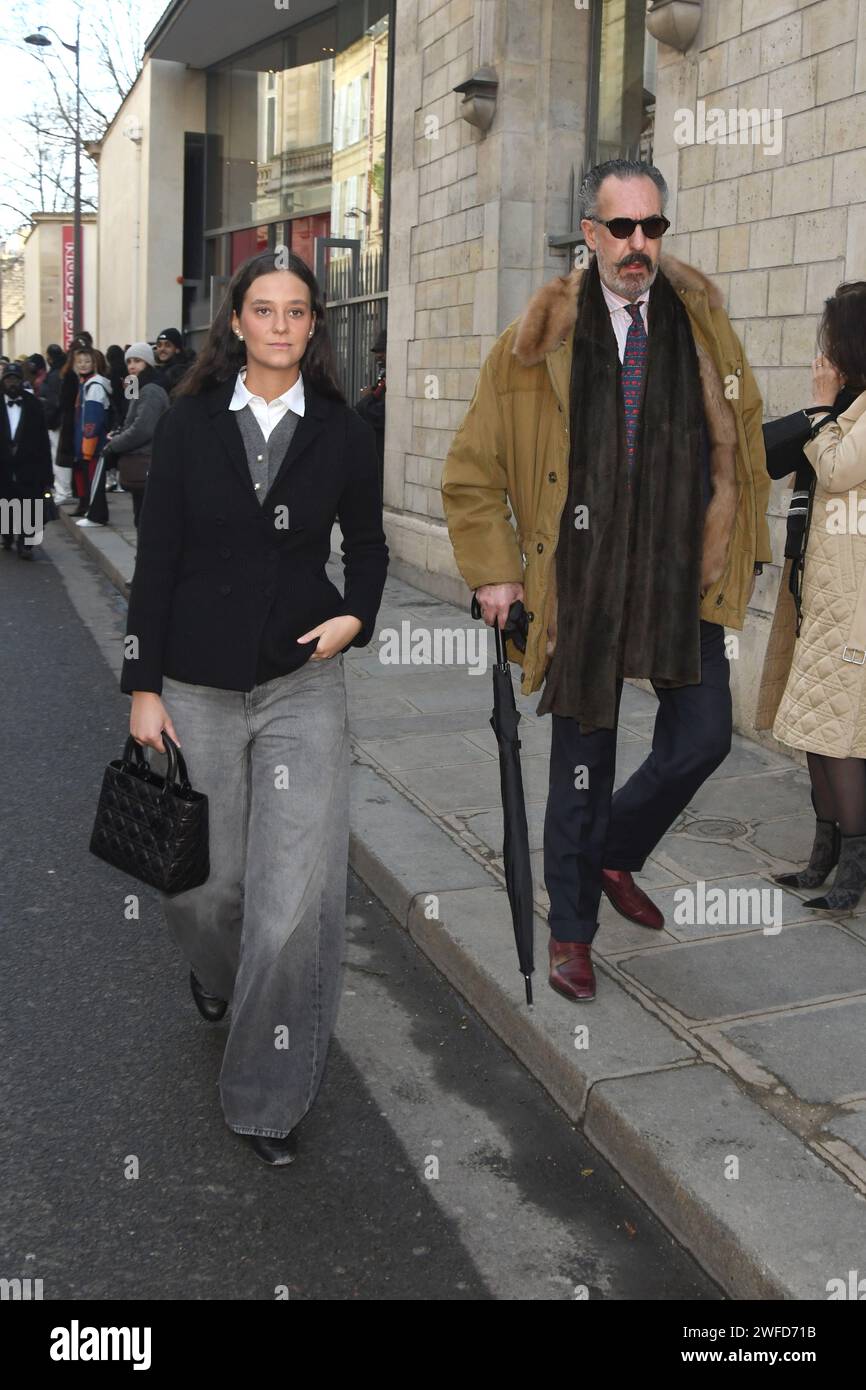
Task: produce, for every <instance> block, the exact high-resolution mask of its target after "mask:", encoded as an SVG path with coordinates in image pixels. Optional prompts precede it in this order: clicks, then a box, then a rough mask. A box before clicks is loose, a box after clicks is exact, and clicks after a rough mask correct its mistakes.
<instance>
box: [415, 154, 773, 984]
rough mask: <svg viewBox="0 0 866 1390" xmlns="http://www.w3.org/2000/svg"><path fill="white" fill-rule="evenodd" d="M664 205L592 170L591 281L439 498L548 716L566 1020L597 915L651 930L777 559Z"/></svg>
mask: <svg viewBox="0 0 866 1390" xmlns="http://www.w3.org/2000/svg"><path fill="white" fill-rule="evenodd" d="M666 199H667V186H666V184H665V181H664V178H663V177H662V175H661V173H660V172H659V170H658V169H656V168H655V167H654V166H652V165H649V164H645V163H639V162H637V161H632V160H619V159H618V160H609V161H608V162H607V163H605V164H602V165H599V166H598V167H596V168H595V169H592V170H590V172H589V174H587V176H586V178H585V180H584V183H583V185H582V187H581V190H580V206H581V214H582V215H581V224H580V225H581V230H582V232H583V234H584V237H585V240H586V247H587V249H588V251H589V252H590V253H591V257H590V260H589V264H588V266H587V267H586V268H580V269H575V270H573V271H572V273H571V274H570V275H567V276H560V277H557V278H556V279H555V280H553V281H551V282H549V283H548V284H546V285H543V286H542V287H541V288H540V289H539V290H537V291H536V293H535V294H534V295H533V296H532V298H531V299H530V301H529V304H528V305H527V307H526V309H525V311H524V312H523V314H522V315H521V316H520V317H519V318H517V319H515V320H514V321H513V322H512V323H511V324H509V326H508V328H506V330H505V331H504V333H502V334H501V335H500V337H499V338H498V339H497V342H496V343H495V345H494V347H493V349H492V350H491V352H490V354H489V355H488V357H487V360H486V361H485V362H484V364H483V366H482V368H481V373H480V376H479V380H478V384H477V386H476V389H475V394H474V396H473V398H472V401H471V402H470V405H469V409H468V412H467V414H466V416H465V418H464V420H463V423H462V425H461V426H460V428H459V430H458V431H457V434H456V435H455V437H454V441H453V443H452V445H451V449H450V451H449V453H448V457H447V459H446V462H445V467H444V471H443V479H442V491H443V498H444V507H445V515H446V518H447V521H448V529H449V533H450V536H451V541H452V545H453V547H454V554H455V558H456V561H457V565H458V567H459V569H460V572H461V573H462V575H463V577H464V578H465V580H466V582H467V584H468V585H469V587H470V588H471V589H474V590H475V591H476V596H477V599H478V602H479V604H480V606H481V611H482V614H483V616H484V619H485V621H486V622H487V623H489V624H491V625H492V624H493V623H494V622H496V623H498V624H499V625H500V626H504V624H505V622H506V619H507V618H508V616H509V613H511V617H512V624H514V622H515V619H517V618H519V617H520V609H519V608H515V607H514V605H515V604H518V605H523V607H524V609H525V623H524V630H525V633H526V643H525V652H523V653H521V652H520V651H518V650H517V648H516V646H515V644H514V642H513V641H512V642H510V644H509V655H510V657H511V658H512V659H516V660H518V661H520V662H521V664H522V666H523V681H522V690H523V693H524V694H527V695H528V694H531V693H532V692H533V691H536V690H538V689H539V688H540V687H541V686H542V685H543V686H544V690H543V693H542V698H541V700H540V702H539V706H538V712H539V713H540V714H546V713H549V714H551V715H552V732H551V755H550V787H549V795H548V802H547V814H546V818H545V826H544V873H545V883H546V887H547V892H548V895H549V898H550V912H549V917H548V920H549V925H550V929H551V938H550V977H549V978H550V984H551V986H552V988H553V989H555V990H557V992H558V993H560V994H562V995H564V996H565V997H566V998H568V999H570V1000H574V1001H582V1000H589V999H592V998H594V997H595V989H596V983H595V975H594V971H593V966H592V959H591V943H592V940H593V938H594V936H595V933H596V931H597V929H598V921H597V916H598V908H599V903H600V900H601V894H602V892H604V893H605V894H606V896H607V897H608V898H609V900H610V901H611V903H612V904H613V906H614V907H615V908H616V909H617V911H618V912H620V913H621V914H622V915H623V916H624V917H626V918H628V920H629V921H631V922H635V923H637V924H639V925H640V926H643V927H646V928H648V929H650V930H658V929H660V928H661V927H662V926H663V925H664V919H663V917H662V914H661V912H660V911H659V909H658V908H657V907H656V906H655V904H654V903H653V902H652V901H651V900H650V898H649V897H648V896H647V894H646V893H645V892H644V891H643V890H642V889H641V888H639V887H638V885H637V884H636V883H635V882H634V878H633V875H634V874H635V873H636V872H638V871H639V870H640V869H642V868H643V865H644V863H645V861H646V859H647V857H648V856H649V855H650V854H651V853H652V851H653V849H654V848H655V846H656V845H657V844H658V842H659V840H660V839H661V838H662V836H663V835H664V834H665V833H666V832H667V831H668V830H669V829H670V827H671V826H672V825H673V823H674V822H675V820H676V819H677V817H678V816H679V815H680V813H681V812H682V811H683V810H684V808H685V807H686V806H687V805H688V803H689V802H690V801H691V799H692V797H693V796H694V795H695V793H696V792H697V790H698V788H699V787H700V786H701V784H702V783H703V782H704V781H705V780H706V778H707V777H708V776H709V775H710V774H711V772H713V771H714V769H715V768H716V767H718V766H719V764H720V763H721V762H722V761H723V760H724V758H725V757H726V756H727V754H728V752H729V750H730V744H731V730H732V720H731V695H730V679H729V677H730V672H729V667H728V662H727V654H726V650H725V644H724V628H725V626H726V625H727V626H729V627H733V628H742V626H743V622H744V619H745V613H746V608H747V605H748V603H749V600H750V598H751V594H752V590H753V588H754V582H755V575H756V573H758V572H759V570H760V567H761V565H762V564H763V563H764V562H769V561H770V560H771V558H772V553H771V550H770V540H769V531H768V527H767V521H766V515H765V513H766V506H767V498H768V493H769V478H768V475H767V473H766V469H765V464H764V446H763V436H762V430H761V421H762V403H761V397H760V395H759V393H758V389H757V386H756V383H755V380H754V377H753V375H752V372H751V369H750V368H749V365H748V363H747V362H746V360H745V356H744V354H743V349H742V347H741V344H740V342H739V339H738V338H737V336H736V334H735V333H734V331H733V329H732V327H731V325H730V322H729V321H728V318H727V315H726V313H725V310H724V301H723V298H722V295H721V293H720V291H719V290H718V289H717V287H716V286H715V285H713V283H712V282H711V281H710V280H709V279H708V278H707V277H706V276H705V275H704V274H703V273H702V272H701V271H699V270H697V269H696V268H695V267H693V266H689V265H686V264H685V263H684V262H682V261H679V260H677V259H675V258H674V257H672V256H669V255H665V254H663V253H662V238H663V236H664V233H665V232H666V231H667V229H668V227H669V226H670V223H669V222H668V220H667V218H666V217H665V216H664V207H665V203H666ZM509 509H510V513H511V515H513V521H514V523H515V524H512V520H511V515H510V514H509ZM639 677H642V678H644V679H647V680H649V681H651V682H652V684H653V688H654V689H655V691H656V694H657V696H658V699H659V708H658V714H657V717H656V721H655V728H654V732H653V744H652V751H651V752H650V754H649V756H648V757H647V758H646V759H645V761H644V762H643V764H642V765H641V766H640V767H639V768H638V769H637V770H636V771H635V772H634V773H633V774H632V776H631V777H630V778H629V779H628V781H627V782H626V783H625V785H624V786H622V787H621V788H620V789H619V790H618V791H617V793H616V795H615V796H614V795H613V782H614V771H615V759H616V730H617V723H618V719H619V708H620V699H621V695H622V688H623V680H624V678H639Z"/></svg>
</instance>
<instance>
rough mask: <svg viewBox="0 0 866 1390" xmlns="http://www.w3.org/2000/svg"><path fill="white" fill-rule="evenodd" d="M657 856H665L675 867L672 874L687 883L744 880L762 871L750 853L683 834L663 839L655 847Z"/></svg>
mask: <svg viewBox="0 0 866 1390" xmlns="http://www.w3.org/2000/svg"><path fill="white" fill-rule="evenodd" d="M653 853H654V854H655V855H656V856H662V855H663V856H664V857H665V858H666V859H669V860H671V861H672V862H673V864H674V865H675V872H677V873H679V874H681V875H682V877H683V878H684V879H686V880H687V881H689V882H694V881H695V880H697V879H699V878H702V879H711V878H723V877H725V876H727V875H733V874H737V875H740V876H741V877H746V876H747V875H748V874H750V873H752V874H753V873H754V872H755V869H756V868H762V867H763V865H762V864H761V862H760V859H759V857H758V856H757V855H756V854H754V853H753V852H752V850H751V849H748V848H745V847H741V846H738V845H730V844H721V843H719V842H718V841H716V840H707V839H702V838H698V837H697V836H691V835H687V834H684V833H682V832H679V833H677V832H670V833H669V834H667V835H664V836H663V837H662V838H661V840H659V842H658V844H657V845H656V847H655V850H654V851H653Z"/></svg>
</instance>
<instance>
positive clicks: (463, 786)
mask: <svg viewBox="0 0 866 1390" xmlns="http://www.w3.org/2000/svg"><path fill="white" fill-rule="evenodd" d="M522 767H523V792H524V796H525V798H526V800H527V802H532V801H537V802H546V801H547V778H548V770H549V769H548V760H547V759H546V758H524V759H523V762H522ZM401 781H402V782H403V783H404V785H405V786H407V787H408V788H409V790H410V791H411V792H413V793H414V794H415V795H416V796H419V797H421V799H422V800H423V801H425V802H426V803H427V805H428V806H430V807H431V808H432V809H433V810H434V811H441V812H449V811H452V812H461V813H465V812H467V811H480V810H485V809H489V808H490V807H493V806H497V807H498V806H501V804H502V800H501V798H502V792H501V787H500V781H499V762H498V760H494V759H492V758H490V759H488V760H487V761H486V762H485V763H473V764H471V765H468V766H465V767H440V768H424V769H423V770H420V771H415V772H404V773H403V774H402V775H401Z"/></svg>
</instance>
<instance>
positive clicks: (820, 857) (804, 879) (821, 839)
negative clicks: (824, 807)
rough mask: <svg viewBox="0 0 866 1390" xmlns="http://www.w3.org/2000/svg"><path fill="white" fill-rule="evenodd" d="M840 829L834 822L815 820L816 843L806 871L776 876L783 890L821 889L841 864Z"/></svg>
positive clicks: (774, 877) (774, 878)
mask: <svg viewBox="0 0 866 1390" xmlns="http://www.w3.org/2000/svg"><path fill="white" fill-rule="evenodd" d="M839 842H840V836H839V827H838V825H837V824H836V822H835V821H833V820H818V819H817V818H816V820H815V841H814V843H813V845H812V853H811V855H810V856H809V863H808V864H807V865H806V868H805V869H801V870H800V872H799V873H796V874H774V875H773V882H774V883H781V885H782V887H783V888H819V887H820V885H821V884H822V883H823V882H824V880H825V879H826V877H827V875H828V874H829V872H830V870H831V869H832V868H833V866H834V865H835V864H838V862H839Z"/></svg>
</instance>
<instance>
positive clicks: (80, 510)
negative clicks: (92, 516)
mask: <svg viewBox="0 0 866 1390" xmlns="http://www.w3.org/2000/svg"><path fill="white" fill-rule="evenodd" d="M66 515H67V516H87V504H86V503H85V504H84V505H83V506H82V504H81V503H80V502H79V504H78V506H77V507H76V508H75V511H74V512H67V513H66Z"/></svg>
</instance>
